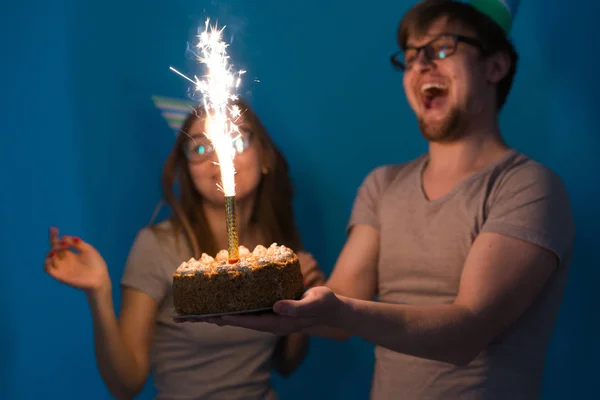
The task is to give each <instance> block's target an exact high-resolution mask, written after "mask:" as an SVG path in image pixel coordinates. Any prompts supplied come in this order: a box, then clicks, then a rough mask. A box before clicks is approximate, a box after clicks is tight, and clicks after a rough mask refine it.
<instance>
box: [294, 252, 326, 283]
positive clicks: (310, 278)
mask: <svg viewBox="0 0 600 400" xmlns="http://www.w3.org/2000/svg"><path fill="white" fill-rule="evenodd" d="M296 255H297V256H298V260H299V261H300V271H301V272H302V276H303V278H304V286H305V287H307V288H311V287H314V286H321V285H323V284H324V283H325V275H324V274H323V272H322V271H321V269H320V268H319V264H318V263H317V261H316V260H315V259H314V258H313V256H312V254H310V253H307V252H305V251H299V252H297V253H296Z"/></svg>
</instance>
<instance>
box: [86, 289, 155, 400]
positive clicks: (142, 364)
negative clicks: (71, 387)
mask: <svg viewBox="0 0 600 400" xmlns="http://www.w3.org/2000/svg"><path fill="white" fill-rule="evenodd" d="M88 301H89V305H90V310H91V312H92V321H93V324H94V344H95V350H96V361H97V363H98V369H99V370H100V375H101V376H102V379H103V381H104V383H105V384H106V386H107V387H108V390H109V391H110V393H111V394H112V395H113V396H115V397H116V398H117V399H119V400H120V399H132V398H134V397H135V396H136V395H137V394H138V393H139V392H140V390H141V389H142V388H143V386H144V383H145V382H146V379H147V378H148V374H149V370H150V361H149V353H150V343H151V340H152V336H153V334H154V325H155V318H156V312H157V304H156V301H155V300H154V299H152V298H151V297H150V296H148V295H146V294H144V293H142V292H139V291H137V290H134V289H128V288H126V289H125V290H124V291H123V301H122V307H121V313H120V320H117V317H116V315H115V312H114V308H113V300H112V295H111V294H110V291H106V290H104V291H102V292H96V293H93V294H88Z"/></svg>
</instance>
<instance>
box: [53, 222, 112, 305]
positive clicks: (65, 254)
mask: <svg viewBox="0 0 600 400" xmlns="http://www.w3.org/2000/svg"><path fill="white" fill-rule="evenodd" d="M49 241H50V251H48V254H47V255H46V260H45V262H44V271H46V273H48V275H50V276H51V277H53V278H54V279H56V280H57V281H59V282H61V283H64V284H66V285H69V286H72V287H74V288H77V289H82V290H84V291H85V292H86V293H88V294H93V293H95V292H98V291H100V290H106V289H110V287H111V282H110V276H109V274H108V268H107V266H106V262H105V261H104V259H103V258H102V256H101V255H100V253H98V251H96V249H95V248H94V247H92V246H91V245H89V244H88V243H86V242H84V241H83V240H81V239H80V238H78V237H75V236H62V238H60V237H59V236H58V229H56V228H50V233H49Z"/></svg>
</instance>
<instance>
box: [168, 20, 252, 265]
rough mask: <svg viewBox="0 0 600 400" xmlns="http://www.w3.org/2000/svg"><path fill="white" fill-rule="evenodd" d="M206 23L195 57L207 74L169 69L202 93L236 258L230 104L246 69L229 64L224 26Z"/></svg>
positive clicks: (235, 110)
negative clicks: (204, 67)
mask: <svg viewBox="0 0 600 400" xmlns="http://www.w3.org/2000/svg"><path fill="white" fill-rule="evenodd" d="M224 29H225V26H224V27H223V28H221V29H217V27H216V26H210V25H209V19H207V20H206V24H205V30H204V31H203V32H202V33H200V35H198V39H199V41H198V44H197V45H196V47H197V48H198V49H199V50H200V54H199V55H197V59H198V61H199V62H200V63H201V64H205V66H206V70H207V71H206V74H205V75H204V76H202V78H198V77H197V76H194V78H195V80H192V79H190V78H188V77H187V76H185V75H183V74H182V73H181V72H179V71H177V70H175V69H174V68H173V67H171V70H172V71H174V72H176V73H177V74H179V75H181V76H182V77H184V78H185V79H187V80H189V81H190V82H192V83H193V84H194V85H195V89H196V91H199V92H200V93H201V94H202V103H203V106H204V110H205V111H206V126H205V132H204V134H205V136H206V137H207V138H208V139H209V140H210V141H211V143H212V145H213V147H214V149H215V153H216V154H217V159H218V163H217V164H218V165H219V169H220V170H221V184H220V185H217V186H218V187H219V189H220V190H221V191H222V192H223V194H224V195H225V214H226V224H227V247H228V248H227V250H228V253H229V262H230V263H235V262H237V261H238V259H239V239H238V230H237V222H236V212H235V179H234V176H235V168H234V165H233V159H234V157H235V148H234V146H233V142H234V140H235V139H236V138H237V136H238V135H239V130H238V127H237V125H236V121H237V119H238V118H239V116H240V110H239V107H238V106H237V105H235V104H232V103H233V102H234V101H235V100H237V95H236V94H235V90H236V89H237V88H238V87H239V85H240V83H241V75H242V74H244V72H245V71H237V72H233V71H232V68H231V66H230V65H229V56H228V55H227V47H228V46H229V45H228V44H227V43H225V42H224V41H223V39H222V34H223V30H224Z"/></svg>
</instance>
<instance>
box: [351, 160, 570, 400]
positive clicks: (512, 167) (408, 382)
mask: <svg viewBox="0 0 600 400" xmlns="http://www.w3.org/2000/svg"><path fill="white" fill-rule="evenodd" d="M426 162H427V155H426V154H425V155H423V156H421V157H419V158H417V159H416V160H413V161H411V162H408V163H405V164H401V165H388V166H383V167H380V168H377V169H375V170H374V171H372V172H371V173H370V174H369V175H368V177H367V178H366V179H365V180H364V182H363V184H362V186H361V187H360V189H359V191H358V194H357V197H356V200H355V203H354V207H353V211H352V216H351V218H350V222H349V229H351V227H352V226H355V225H359V224H366V225H370V226H372V227H374V228H375V229H376V230H378V231H379V234H380V249H379V261H378V297H379V301H381V302H384V303H396V304H414V305H432V304H449V303H452V302H453V301H454V299H455V297H456V295H457V293H458V288H459V281H460V277H461V273H462V271H463V266H464V263H465V260H466V257H467V254H468V252H469V249H470V248H471V245H472V244H473V241H474V240H475V238H476V237H477V235H478V234H480V233H482V232H495V233H498V234H502V235H506V236H510V237H513V238H517V239H521V240H524V241H527V242H530V243H534V244H536V245H538V246H541V247H543V248H546V249H548V250H550V251H552V252H553V253H554V254H556V256H557V257H558V259H559V261H560V265H559V267H558V269H556V270H555V272H554V273H553V274H552V276H551V278H550V280H549V281H548V283H547V285H546V287H545V289H544V290H543V292H542V293H541V295H539V296H538V298H537V299H536V300H535V302H534V304H533V305H532V306H531V307H530V308H529V309H528V310H527V311H526V312H525V314H524V315H522V316H521V318H519V320H518V321H517V322H516V323H515V324H513V325H512V326H511V327H509V328H508V329H507V330H506V331H505V332H503V333H502V334H500V335H499V336H498V337H496V338H495V340H494V341H493V342H492V343H490V345H489V346H488V347H487V348H486V349H485V350H484V351H483V352H482V353H480V354H479V356H478V357H477V358H476V359H475V360H474V361H472V362H471V363H470V364H469V365H467V366H460V367H459V366H455V365H451V364H448V363H443V362H438V361H432V360H428V359H423V358H418V357H413V356H409V355H406V354H400V353H396V352H393V351H391V350H387V349H384V348H381V347H376V350H375V356H376V357H375V360H376V361H375V370H374V376H373V381H372V393H371V397H372V399H374V400H388V399H418V400H422V399H423V400H424V399H444V400H448V399H482V400H496V399H498V400H500V399H502V400H506V399H510V400H518V399H534V398H538V397H539V393H540V388H541V378H542V371H543V363H544V356H545V352H546V349H547V346H548V343H549V341H550V338H551V333H552V329H553V325H554V322H555V318H556V316H557V313H558V311H559V306H560V303H561V299H562V295H563V290H564V285H565V282H566V278H567V271H568V267H569V264H570V260H571V253H572V250H573V243H574V237H575V228H574V222H573V217H572V214H571V208H570V203H569V198H568V194H567V191H566V189H565V186H564V184H563V182H562V181H561V179H560V178H559V177H558V176H557V175H556V174H555V173H554V172H552V171H551V170H550V169H548V168H546V167H544V166H543V165H541V164H540V163H537V162H535V161H533V160H531V159H529V158H528V157H526V156H525V155H523V154H522V153H519V152H517V151H515V150H509V151H508V152H507V153H506V154H505V155H504V156H503V157H502V159H500V160H499V161H497V162H496V163H494V164H493V165H490V166H488V167H485V168H483V169H481V170H479V171H477V172H475V173H474V174H472V175H471V176H470V177H468V178H467V179H465V180H464V181H462V182H461V183H459V184H458V185H456V186H455V187H454V188H453V189H452V190H451V191H450V192H449V193H448V194H447V195H445V196H443V197H442V198H439V199H436V200H433V201H430V200H428V199H427V197H426V196H425V195H424V192H423V189H422V182H421V175H422V171H423V168H424V166H425V165H426ZM549 268H550V266H549Z"/></svg>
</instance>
